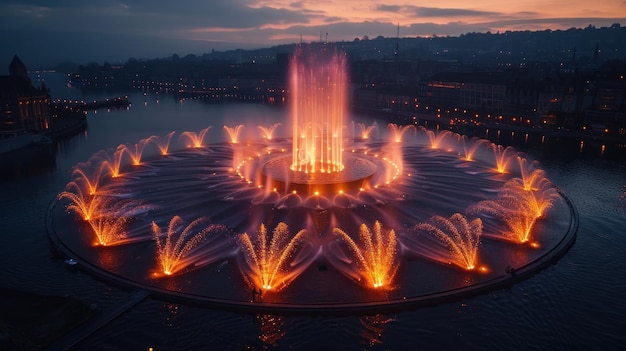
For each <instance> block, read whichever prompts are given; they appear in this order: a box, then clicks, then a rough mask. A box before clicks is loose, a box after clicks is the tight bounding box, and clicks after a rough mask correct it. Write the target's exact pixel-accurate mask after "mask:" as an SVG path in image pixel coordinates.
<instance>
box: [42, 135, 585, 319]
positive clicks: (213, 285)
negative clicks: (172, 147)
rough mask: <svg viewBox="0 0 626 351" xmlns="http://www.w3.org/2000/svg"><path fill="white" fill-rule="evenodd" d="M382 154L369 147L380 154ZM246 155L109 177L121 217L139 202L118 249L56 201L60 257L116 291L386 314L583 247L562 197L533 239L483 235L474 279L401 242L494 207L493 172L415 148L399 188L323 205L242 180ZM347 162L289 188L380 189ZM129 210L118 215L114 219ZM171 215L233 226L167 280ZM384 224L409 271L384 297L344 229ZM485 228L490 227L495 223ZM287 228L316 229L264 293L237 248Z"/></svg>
mask: <svg viewBox="0 0 626 351" xmlns="http://www.w3.org/2000/svg"><path fill="white" fill-rule="evenodd" d="M379 147H380V145H366V146H362V148H367V149H368V150H369V151H375V152H382V150H381V149H377V148H379ZM235 152H236V151H235V150H234V148H233V147H232V146H230V145H228V144H212V145H209V146H207V147H205V148H200V149H194V150H183V151H177V152H174V153H171V154H169V155H168V156H164V157H154V158H152V159H151V160H149V161H145V162H143V163H142V164H141V165H139V166H130V165H128V166H126V167H124V168H123V169H122V170H121V171H122V175H121V176H119V177H117V178H115V179H112V180H108V181H106V182H105V181H101V182H100V186H101V188H103V190H102V191H106V194H107V195H106V199H107V203H109V202H110V201H108V200H115V201H116V202H118V203H122V205H123V206H122V207H123V208H127V207H128V206H129V202H128V201H129V199H133V200H137V201H139V202H140V203H141V204H140V205H136V207H135V209H134V210H133V212H132V216H131V217H129V219H128V221H127V222H125V223H124V225H125V226H126V227H125V235H124V237H123V238H121V237H116V238H114V239H115V240H113V241H112V242H111V243H110V244H109V245H106V246H103V245H95V244H94V243H95V242H97V239H96V238H95V236H94V229H93V223H91V222H94V221H97V220H95V219H92V220H90V221H89V222H88V221H85V220H83V219H81V218H79V216H77V215H76V214H75V213H74V211H72V209H71V206H72V205H73V203H72V201H70V200H68V198H60V199H58V200H55V201H54V202H53V204H52V206H51V208H50V211H49V213H48V216H47V230H48V234H49V236H50V239H51V242H52V243H53V246H54V248H56V249H57V251H58V252H59V253H60V254H62V255H63V256H66V257H69V258H72V259H74V260H76V262H77V263H78V264H77V266H78V267H80V268H81V269H83V270H85V271H88V272H90V273H92V274H94V275H96V276H98V277H101V278H103V279H104V280H106V281H109V282H111V283H113V284H119V285H122V286H126V287H131V288H136V289H144V290H147V291H150V292H151V293H152V294H153V295H154V296H157V297H160V298H164V299H168V300H172V301H181V302H188V303H194V304H202V305H206V306H208V307H212V308H224V309H229V310H235V311H242V312H250V313H310V314H323V313H379V312H389V311H395V310H401V309H405V308H415V307H419V306H424V305H432V304H436V303H442V302H447V301H453V300H457V299H461V298H465V297H468V296H472V295H476V294H483V293H485V292H488V291H492V290H494V289H499V288H502V287H505V286H508V285H510V284H513V283H515V282H517V281H519V280H521V279H525V278H528V277H530V276H532V275H533V274H535V273H537V272H538V271H540V270H542V269H544V268H546V267H548V266H549V265H551V264H552V263H554V262H555V261H556V260H557V259H558V258H560V257H561V256H562V255H563V254H564V253H565V252H566V251H567V249H568V248H569V247H571V245H572V244H573V243H574V241H575V238H576V231H577V228H578V215H577V212H576V210H575V208H574V206H573V204H572V203H571V201H569V199H568V198H567V197H566V196H565V195H564V194H563V193H561V192H560V191H559V192H558V195H557V196H556V197H555V198H554V203H553V205H552V206H551V208H550V209H549V212H548V213H547V215H546V216H545V217H543V218H542V219H541V220H538V221H537V222H536V223H535V225H534V227H533V230H532V231H533V238H532V241H529V242H526V243H515V242H511V241H509V240H502V239H500V238H498V237H497V233H495V232H494V231H492V233H491V235H483V237H482V238H481V240H480V245H479V258H478V265H477V268H476V269H474V270H471V271H468V270H465V269H461V268H459V267H457V266H454V265H452V264H450V263H446V262H445V261H441V260H439V261H438V260H434V259H433V258H432V257H426V256H423V255H419V254H416V253H415V251H413V250H411V249H410V244H409V243H410V241H408V240H407V241H405V240H403V239H404V238H408V237H409V236H410V235H411V227H412V226H413V225H414V224H416V223H419V222H423V221H426V220H428V218H431V217H432V216H436V215H441V216H449V215H451V214H453V213H455V212H463V211H464V209H465V208H468V207H471V206H472V204H475V203H477V202H480V201H483V200H485V199H488V198H490V197H494V196H495V195H494V194H496V193H497V191H498V189H499V188H500V187H501V186H502V185H503V184H504V183H505V182H506V181H507V180H509V179H510V178H511V177H512V176H511V175H503V174H497V173H494V172H493V171H492V169H493V166H492V165H490V164H489V162H481V161H475V162H466V161H463V160H461V159H460V158H459V157H457V156H456V155H455V154H450V153H449V152H447V151H439V150H432V149H430V148H428V147H426V146H423V145H409V146H406V147H405V149H404V155H405V157H404V160H405V163H404V165H403V167H404V172H403V173H402V177H400V179H397V180H396V181H395V183H394V184H393V185H392V186H383V183H381V186H380V187H372V188H370V189H367V190H364V191H360V189H359V191H358V192H356V193H355V194H340V195H335V198H330V197H329V198H328V201H327V203H325V205H324V206H320V205H319V202H317V203H318V204H317V205H315V204H313V203H314V202H313V201H311V200H310V199H307V198H306V196H302V195H301V194H293V193H292V192H291V191H283V192H276V191H272V190H270V191H268V190H267V189H263V188H259V187H257V186H255V185H254V184H248V183H246V182H245V181H242V180H241V178H240V177H239V176H237V175H236V174H233V172H232V170H231V169H232V168H231V164H230V163H231V162H232V161H231V160H232V159H233V157H234V153H235ZM476 158H478V157H476ZM285 159H287V160H288V158H287V157H286V156H285V157H277V158H273V159H271V160H269V161H268V162H260V161H259V164H262V165H263V172H264V174H265V176H266V177H268V178H272V179H273V181H275V182H285V183H286V182H287V178H285V177H284V176H281V174H279V173H276V172H274V169H275V168H280V167H283V166H284V163H285V162H288V161H285ZM90 161H92V162H88V163H86V164H93V163H96V162H95V161H96V160H95V159H94V160H90ZM275 162H276V163H278V165H277V164H276V163H275ZM348 164H355V165H356V166H355V167H349V166H347V167H346V168H348V169H349V168H353V169H355V171H354V172H347V173H346V174H345V175H343V176H342V177H343V179H342V180H341V181H335V180H333V179H332V177H331V178H330V179H327V180H325V181H323V180H319V179H318V180H316V181H311V179H310V178H306V177H305V178H303V179H300V180H296V181H293V178H289V183H292V184H300V185H299V186H309V185H310V184H318V183H319V184H343V183H354V185H352V187H353V188H355V189H356V188H357V186H358V185H357V184H358V183H360V182H363V181H364V180H368V181H370V182H373V181H376V179H377V178H378V176H377V175H378V174H379V173H381V172H382V170H381V169H380V168H379V167H380V165H379V164H377V163H376V161H375V160H370V159H369V158H367V157H361V156H354V157H353V158H350V159H349V161H348ZM74 182H77V180H75V181H74ZM107 182H108V183H107ZM79 183H80V182H79ZM81 184H82V183H81ZM70 188H71V187H70ZM68 206H69V207H68ZM109 206H110V205H109ZM122 207H120V208H122ZM120 208H118V207H115V211H113V210H111V211H110V212H111V214H113V217H115V215H116V214H119V213H120V211H121V209H120ZM173 216H182V217H184V218H185V220H187V221H192V220H193V219H194V218H198V217H200V216H207V217H208V218H209V219H210V221H211V222H212V223H213V224H218V225H220V226H223V227H225V228H228V230H227V231H224V232H223V233H220V235H219V236H216V237H210V238H209V239H208V240H207V241H206V244H202V245H205V246H199V248H198V250H197V252H195V255H196V256H194V258H195V260H193V261H190V262H191V263H190V264H189V265H187V266H186V267H185V268H184V269H183V270H182V271H180V272H178V273H177V274H175V275H171V276H165V275H163V274H162V273H160V270H159V263H158V260H157V258H156V251H157V245H156V244H155V241H154V238H153V234H152V231H151V223H156V224H158V225H159V226H161V227H166V226H167V223H168V222H169V220H170V219H171V218H172V217H173ZM374 220H377V221H378V220H380V221H381V222H382V223H383V225H384V226H386V227H388V228H392V229H393V230H394V231H395V233H396V235H397V236H398V238H399V243H398V249H397V253H398V255H397V259H396V260H395V263H394V264H395V267H396V268H397V271H396V272H395V276H394V279H393V282H392V284H391V285H390V286H387V287H385V288H384V289H372V288H370V287H366V286H364V285H363V280H362V279H361V278H359V274H360V273H361V272H358V271H352V268H350V267H352V265H351V263H350V262H354V261H351V260H350V259H349V257H347V256H345V254H342V251H341V245H342V242H341V240H338V239H337V237H336V236H334V235H333V228H341V229H342V230H344V231H345V232H348V233H351V235H352V237H353V238H354V240H358V235H357V234H356V229H357V228H358V226H359V224H360V223H364V222H367V223H368V225H369V224H371V222H373V221H374ZM483 221H484V224H485V228H489V221H490V219H489V218H488V217H485V218H484V220H483ZM279 222H284V223H286V224H288V225H289V228H290V229H291V235H292V236H295V233H296V232H297V231H299V230H300V229H302V228H305V229H306V230H307V233H306V235H305V236H304V238H305V239H304V240H302V241H301V243H300V245H299V246H298V250H297V251H294V252H293V255H291V256H293V257H295V262H292V264H291V266H292V267H300V268H298V271H297V272H291V273H293V274H294V277H293V279H292V280H291V281H290V283H289V284H288V285H285V286H282V287H281V289H279V290H276V291H270V290H268V291H266V292H264V293H263V294H262V296H259V295H257V294H256V293H255V292H252V291H251V288H250V282H249V280H247V279H246V275H247V274H250V271H246V269H245V268H243V265H242V262H243V261H242V259H241V253H242V249H241V247H239V246H238V245H237V243H238V241H237V238H238V237H240V235H241V234H242V233H244V232H245V233H248V234H251V235H253V233H254V232H255V231H256V230H257V229H258V227H259V223H263V224H265V225H266V226H267V227H268V232H271V231H272V229H273V228H274V226H275V225H276V224H277V223H279ZM103 223H104V222H103ZM494 223H496V222H494ZM494 223H491V227H494V225H495V224H494ZM104 224H106V223H104ZM496 224H497V223H496ZM496 231H497V230H496ZM268 242H269V240H268ZM285 252H286V253H289V252H287V251H285ZM295 273H297V274H295Z"/></svg>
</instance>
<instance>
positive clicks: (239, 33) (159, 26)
mask: <svg viewBox="0 0 626 351" xmlns="http://www.w3.org/2000/svg"><path fill="white" fill-rule="evenodd" d="M613 23H620V24H621V25H622V26H625V25H626V0H603V1H583V0H518V1H514V2H507V1H499V0H485V1H467V0H437V1H435V0H423V1H415V0H386V1H384V4H383V2H381V1H379V0H377V1H370V0H342V1H331V0H316V1H309V0H300V1H298V0H204V1H199V0H169V1H155V0H127V1H123V0H59V1H49V0H0V30H1V32H2V35H1V36H0V45H2V51H1V52H2V55H1V56H0V60H1V61H0V67H2V65H3V63H2V62H5V65H6V66H8V63H9V61H10V59H11V58H12V57H13V55H15V54H17V55H18V56H20V57H21V58H22V60H23V61H24V63H25V64H26V65H27V66H29V65H43V64H48V63H50V64H54V63H57V62H59V61H62V60H73V61H75V62H77V63H86V62H89V61H95V62H100V63H101V62H104V61H109V62H125V61H126V60H127V59H128V58H130V57H134V58H138V59H141V58H155V57H165V56H171V55H172V54H174V53H176V54H178V55H180V56H184V55H186V54H189V53H193V54H197V55H199V54H203V53H206V52H210V51H211V50H213V49H214V50H218V51H221V50H228V49H236V48H243V49H251V48H264V47H270V46H274V45H278V44H290V43H296V42H299V41H300V40H301V38H302V40H303V41H305V42H309V41H314V40H319V39H320V34H322V37H323V39H324V40H325V39H326V36H327V38H328V40H329V41H345V40H348V41H351V40H354V39H355V38H363V37H364V36H368V37H370V38H375V37H377V36H379V35H380V36H384V37H395V36H396V33H397V26H398V25H400V36H401V37H416V36H432V35H438V36H446V35H451V36H457V35H460V34H462V33H468V32H487V31H491V32H492V33H495V32H497V31H501V32H502V31H506V30H543V29H568V28H571V27H577V28H584V27H587V26H588V25H594V26H596V27H602V26H610V25H612V24H613ZM0 72H1V71H0Z"/></svg>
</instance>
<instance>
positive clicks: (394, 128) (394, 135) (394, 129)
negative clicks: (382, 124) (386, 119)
mask: <svg viewBox="0 0 626 351" xmlns="http://www.w3.org/2000/svg"><path fill="white" fill-rule="evenodd" d="M387 128H389V130H391V140H393V141H394V142H396V143H401V142H402V137H403V136H404V133H406V132H407V131H409V130H415V127H414V126H413V125H410V124H409V125H405V126H401V125H397V124H395V123H389V124H388V125H387Z"/></svg>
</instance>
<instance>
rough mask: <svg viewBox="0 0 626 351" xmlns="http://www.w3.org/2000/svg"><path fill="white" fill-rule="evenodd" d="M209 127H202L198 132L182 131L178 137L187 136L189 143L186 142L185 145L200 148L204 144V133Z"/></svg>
mask: <svg viewBox="0 0 626 351" xmlns="http://www.w3.org/2000/svg"><path fill="white" fill-rule="evenodd" d="M210 129H211V127H210V126H209V127H207V128H204V129H202V130H201V131H200V132H198V133H195V132H182V133H181V134H180V137H179V138H187V139H188V141H189V143H190V144H187V147H193V148H200V147H202V146H203V145H204V137H205V136H206V133H207V132H208V131H209V130H210Z"/></svg>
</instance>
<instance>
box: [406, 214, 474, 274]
mask: <svg viewBox="0 0 626 351" xmlns="http://www.w3.org/2000/svg"><path fill="white" fill-rule="evenodd" d="M413 231H414V232H415V233H417V234H418V235H420V234H428V235H431V236H432V237H433V238H435V239H437V241H438V243H439V244H440V245H443V246H444V247H445V248H446V251H447V252H446V253H445V254H443V255H438V256H436V255H430V254H431V253H432V254H434V253H435V252H434V251H432V252H429V253H426V255H427V256H428V257H430V258H434V259H436V260H437V261H440V262H444V263H451V264H454V265H456V266H458V267H461V268H463V269H467V270H472V269H474V268H475V267H476V264H477V259H478V245H479V244H480V236H481V234H482V221H481V219H480V218H474V219H473V220H471V221H468V220H467V219H466V218H465V216H463V215H462V214H460V213H455V214H453V215H452V216H451V217H450V218H444V217H441V216H433V217H431V218H430V219H429V220H428V222H426V223H418V224H416V225H415V226H414V227H413ZM419 239H423V237H422V238H418V240H419ZM446 261H447V262H446Z"/></svg>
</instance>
